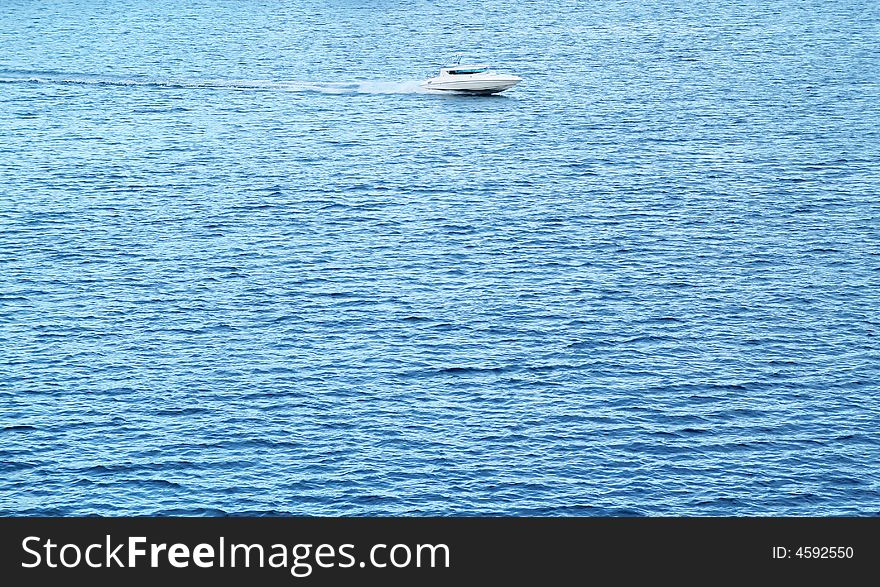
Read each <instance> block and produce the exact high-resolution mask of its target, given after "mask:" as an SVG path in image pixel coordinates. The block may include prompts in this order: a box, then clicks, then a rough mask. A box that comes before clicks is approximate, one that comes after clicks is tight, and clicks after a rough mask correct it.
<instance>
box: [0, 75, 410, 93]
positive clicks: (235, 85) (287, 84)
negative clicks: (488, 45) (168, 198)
mask: <svg viewBox="0 0 880 587" xmlns="http://www.w3.org/2000/svg"><path fill="white" fill-rule="evenodd" d="M420 83H421V82H420V81H418V80H414V81H360V80H359V81H353V82H306V81H272V80H159V79H149V78H123V77H112V76H98V75H90V74H70V73H62V72H55V71H25V70H3V69H0V84H34V85H37V84H48V85H83V86H120V87H144V88H156V89H207V90H241V91H275V92H317V93H321V94H422V93H426V92H427V90H425V89H424V88H422V87H421V85H420Z"/></svg>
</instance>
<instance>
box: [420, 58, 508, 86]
mask: <svg viewBox="0 0 880 587" xmlns="http://www.w3.org/2000/svg"><path fill="white" fill-rule="evenodd" d="M460 62H461V56H459V57H458V59H457V60H456V63H454V64H453V65H447V66H446V67H441V68H440V75H438V76H437V77H432V78H431V79H428V80H425V81H423V82H422V87H423V88H426V89H428V90H442V91H446V92H464V93H468V94H497V93H498V92H503V91H504V90H508V89H510V88H512V87H513V86H515V85H516V84H518V83H519V82H521V81H522V78H521V77H519V76H515V75H507V74H501V73H495V72H494V71H491V70H490V69H489V66H488V65H462V64H461V63H460Z"/></svg>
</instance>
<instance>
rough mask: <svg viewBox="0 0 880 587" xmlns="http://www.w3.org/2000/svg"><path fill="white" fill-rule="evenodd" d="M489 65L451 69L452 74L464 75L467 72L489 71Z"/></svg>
mask: <svg viewBox="0 0 880 587" xmlns="http://www.w3.org/2000/svg"><path fill="white" fill-rule="evenodd" d="M488 70H489V68H488V67H469V68H465V69H450V70H449V73H450V75H462V74H465V73H483V72H484V71H488Z"/></svg>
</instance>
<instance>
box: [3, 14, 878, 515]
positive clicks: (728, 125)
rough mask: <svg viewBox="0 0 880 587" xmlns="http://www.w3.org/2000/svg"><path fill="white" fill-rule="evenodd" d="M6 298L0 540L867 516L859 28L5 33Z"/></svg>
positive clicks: (871, 311) (334, 27)
mask: <svg viewBox="0 0 880 587" xmlns="http://www.w3.org/2000/svg"><path fill="white" fill-rule="evenodd" d="M457 51H464V52H465V53H466V54H467V56H468V57H469V58H471V59H468V60H476V61H479V62H488V63H491V64H494V65H496V66H497V67H498V69H499V70H501V71H505V72H510V73H516V74H519V75H521V76H522V77H523V78H524V81H523V83H522V84H521V85H519V86H517V87H516V88H514V89H512V90H510V91H508V92H506V93H505V94H503V95H501V96H497V97H470V96H458V95H437V94H430V93H425V92H423V91H420V89H419V85H418V82H419V80H422V79H424V78H426V77H428V76H429V75H431V74H433V73H434V72H435V71H436V69H437V67H438V66H439V65H441V64H442V63H443V62H444V61H446V60H447V59H448V58H449V57H450V56H451V55H452V54H454V53H455V52H457ZM0 296H2V297H0V514H39V515H47V514H52V515H69V514H103V515H118V514H220V513H231V514H241V513H250V514H264V513H265V514H309V515H326V514H344V515H373V514H404V515H427V514H432V515H447V514H450V515H451V514H456V515H470V514H507V515H621V514H623V515H638V514H646V515H682V514H687V515H753V514H797V515H814V514H823V515H824V514H859V515H877V514H880V427H878V425H880V352H878V351H880V339H878V333H880V4H878V3H877V2H876V1H874V0H851V1H850V0H840V1H828V2H801V1H799V0H769V1H763V0H762V1H760V2H758V1H756V0H747V1H746V2H739V3H729V2H716V1H710V2H691V1H685V0H665V1H657V2H641V1H638V2H637V1H625V0H600V1H596V2H575V1H572V0H554V1H552V2H550V1H547V0H536V1H533V2H521V1H514V0H490V1H485V2H460V1H457V2H452V1H449V0H437V1H431V2H428V1H415V2H413V1H406V2H403V1H394V0H380V1H366V0H329V1H327V0H324V1H320V2H318V1H281V0H278V1H275V0H272V1H269V0H266V1H255V0H241V1H235V2H231V1H221V0H193V1H186V2H180V1H173V2H172V1H166V0H162V1H153V0H150V1H148V0H125V1H116V2H103V1H97V0H94V1H88V0H80V1H73V0H66V1H56V2H32V1H29V0H4V1H3V2H2V4H0Z"/></svg>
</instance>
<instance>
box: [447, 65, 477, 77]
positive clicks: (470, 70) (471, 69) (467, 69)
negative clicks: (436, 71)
mask: <svg viewBox="0 0 880 587" xmlns="http://www.w3.org/2000/svg"><path fill="white" fill-rule="evenodd" d="M487 71H489V66H488V65H449V66H447V67H441V68H440V75H471V74H475V73H486V72H487Z"/></svg>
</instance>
